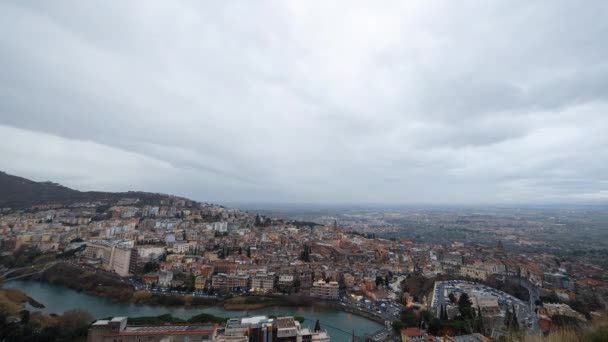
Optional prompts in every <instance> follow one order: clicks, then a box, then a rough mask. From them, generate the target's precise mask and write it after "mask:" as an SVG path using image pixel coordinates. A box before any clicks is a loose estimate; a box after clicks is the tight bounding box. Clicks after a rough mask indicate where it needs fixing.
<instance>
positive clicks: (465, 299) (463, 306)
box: [458, 293, 475, 320]
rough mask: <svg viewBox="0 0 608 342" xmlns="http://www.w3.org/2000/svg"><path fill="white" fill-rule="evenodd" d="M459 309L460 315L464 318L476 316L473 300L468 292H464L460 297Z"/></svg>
mask: <svg viewBox="0 0 608 342" xmlns="http://www.w3.org/2000/svg"><path fill="white" fill-rule="evenodd" d="M458 310H459V311H460V316H462V318H463V319H465V320H466V319H472V318H474V317H475V310H473V302H471V299H470V298H469V295H468V294H467V293H463V294H461V295H460V298H458Z"/></svg>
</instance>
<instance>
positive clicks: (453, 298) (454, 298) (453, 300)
mask: <svg viewBox="0 0 608 342" xmlns="http://www.w3.org/2000/svg"><path fill="white" fill-rule="evenodd" d="M448 298H449V299H450V302H452V303H454V304H456V296H455V295H454V292H450V294H448Z"/></svg>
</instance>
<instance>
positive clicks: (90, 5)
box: [0, 0, 608, 204]
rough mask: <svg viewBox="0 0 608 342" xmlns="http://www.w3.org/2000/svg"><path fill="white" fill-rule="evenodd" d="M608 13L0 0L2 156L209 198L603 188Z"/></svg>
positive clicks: (413, 4)
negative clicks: (0, 24)
mask: <svg viewBox="0 0 608 342" xmlns="http://www.w3.org/2000/svg"><path fill="white" fill-rule="evenodd" d="M372 3H373V5H372ZM607 15H608V2H605V1H586V2H584V3H583V4H581V3H574V2H571V1H553V0H551V1H549V0H548V1H540V2H538V1H537V2H527V1H520V2H517V1H516V2H513V1H504V2H501V1H464V2H463V1H458V2H456V1H437V2H430V1H394V2H389V1H387V2H382V3H381V4H380V3H377V2H369V1H362V2H357V1H343V2H340V1H297V2H294V1H239V2H237V1H218V2H214V3H212V4H211V3H209V2H198V1H181V2H177V1H109V2H102V1H98V2H96V1H93V2H91V1H77V0H73V1H52V2H38V1H12V2H11V1H0V22H2V30H0V136H2V137H3V142H2V144H1V145H0V155H1V156H2V158H0V169H1V170H4V171H6V172H9V173H14V174H17V175H21V176H25V177H31V178H33V179H36V180H47V179H51V180H54V181H58V182H61V183H63V184H65V185H68V186H72V187H75V188H78V189H84V190H89V189H99V190H128V189H139V190H147V191H162V192H170V193H177V194H180V195H186V196H190V197H193V198H196V199H199V200H209V201H257V202H281V201H288V202H318V203H340V202H342V203H343V202H349V203H351V202H360V203H437V204H449V203H452V204H466V203H566V202H568V203H574V202H597V201H604V200H608V133H607V130H608V117H607V109H608V44H606V37H608V21H607V20H606V16H607Z"/></svg>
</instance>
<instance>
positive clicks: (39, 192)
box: [0, 171, 170, 208]
mask: <svg viewBox="0 0 608 342" xmlns="http://www.w3.org/2000/svg"><path fill="white" fill-rule="evenodd" d="M125 197H128V198H138V199H139V200H140V201H141V204H146V203H156V202H158V201H160V200H161V199H163V198H167V197H170V196H169V195H164V194H155V193H148V192H139V191H129V192H99V191H86V192H84V191H78V190H74V189H70V188H68V187H65V186H63V185H60V184H57V183H53V182H35V181H32V180H29V179H26V178H22V177H18V176H13V175H9V174H7V173H5V172H2V171H0V208H5V207H11V208H27V207H31V206H33V205H37V204H47V203H61V204H69V203H74V202H82V201H115V200H116V201H117V200H120V199H121V198H125Z"/></svg>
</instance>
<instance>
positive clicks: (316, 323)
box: [315, 320, 321, 332]
mask: <svg viewBox="0 0 608 342" xmlns="http://www.w3.org/2000/svg"><path fill="white" fill-rule="evenodd" d="M319 331H321V323H319V320H317V321H316V322H315V332H319Z"/></svg>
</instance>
